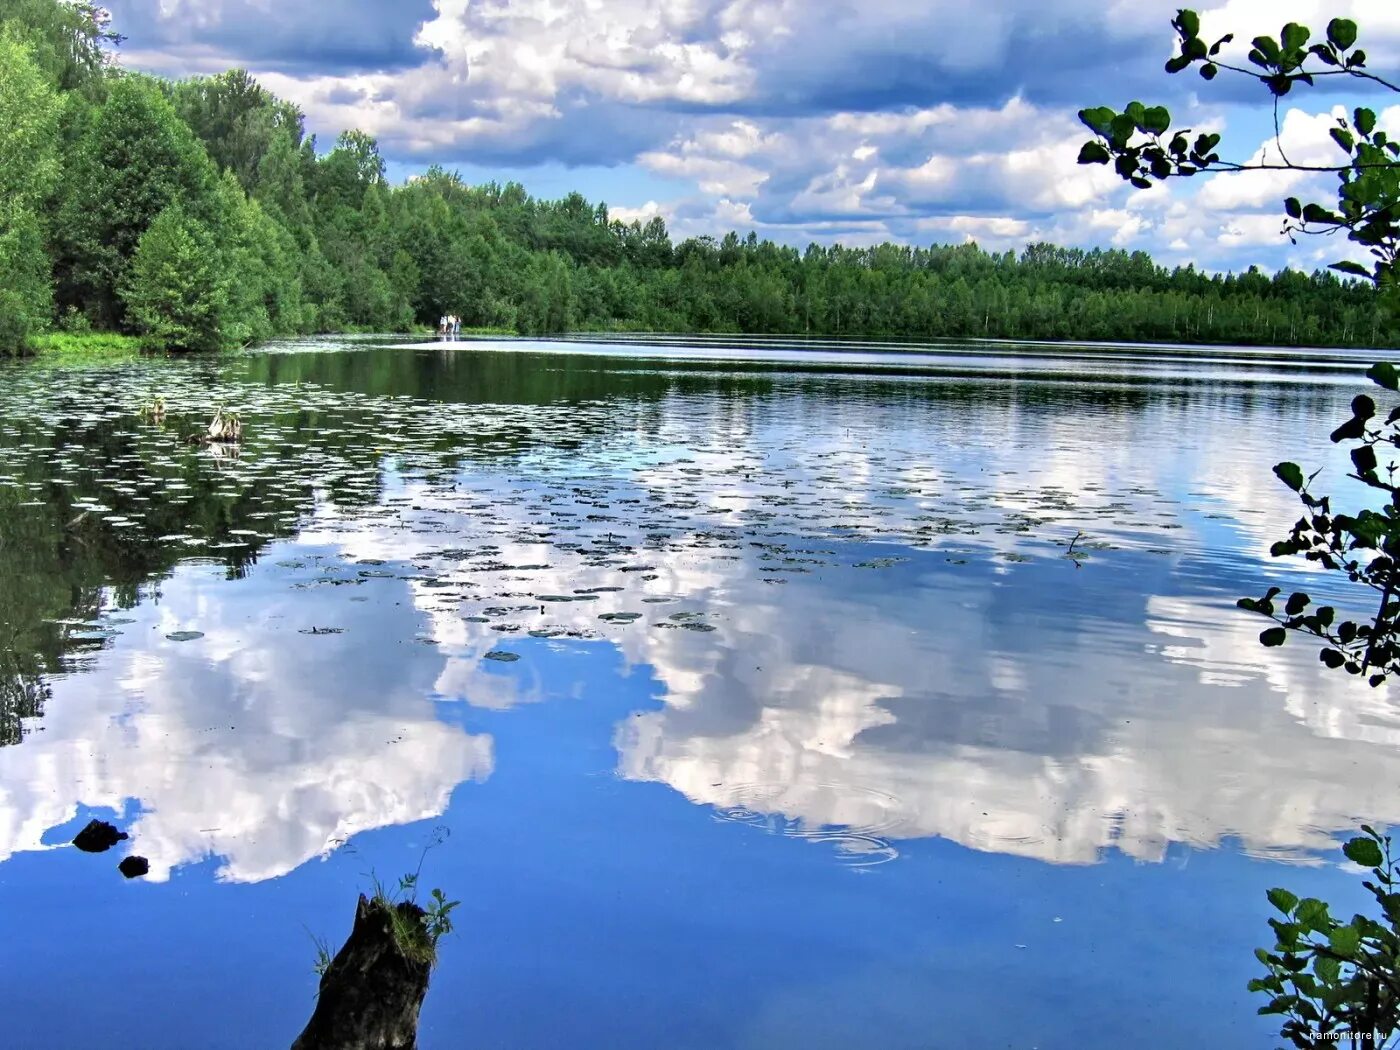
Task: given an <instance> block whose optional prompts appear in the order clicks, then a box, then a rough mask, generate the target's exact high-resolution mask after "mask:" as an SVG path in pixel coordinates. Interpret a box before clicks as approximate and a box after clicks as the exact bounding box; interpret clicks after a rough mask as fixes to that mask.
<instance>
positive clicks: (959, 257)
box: [0, 0, 1400, 353]
mask: <svg viewBox="0 0 1400 1050" xmlns="http://www.w3.org/2000/svg"><path fill="white" fill-rule="evenodd" d="M119 40H120V38H119V37H117V36H116V34H115V33H113V32H112V30H111V28H110V25H109V20H108V16H107V14H106V12H104V11H103V10H102V9H101V8H98V7H96V6H94V5H91V4H88V3H69V2H64V0H0V352H12V353H13V352H23V351H24V350H25V349H26V347H27V346H29V344H30V342H31V340H32V338H33V337H34V336H35V335H36V334H38V333H41V332H44V331H46V330H50V329H55V328H56V329H58V330H64V331H86V330H90V329H92V330H103V331H118V332H127V333H133V334H137V335H140V336H141V337H142V339H143V340H144V341H145V342H146V343H147V344H148V345H150V346H152V347H157V348H166V349H181V350H204V349H217V348H222V347H228V346H236V345H241V344H245V343H250V342H255V341H259V340H263V339H267V338H271V337H274V336H280V335H296V334H306V333H317V332H345V331H383V332H388V331H404V330H408V329H411V328H413V327H415V326H421V325H433V324H435V323H436V321H437V319H438V318H439V317H440V316H442V315H443V314H449V313H450V314H456V315H458V316H460V317H461V318H462V319H463V323H464V324H465V325H467V326H470V327H482V328H494V329H503V330H508V331H515V332H519V333H521V334H544V333H553V332H565V331H570V330H618V331H694V332H740V333H797V334H802V333H805V334H811V335H820V336H879V337H901V338H931V337H932V338H936V337H991V338H1009V339H1067V338H1072V339H1086V340H1122V341H1183V342H1220V343H1247V344H1250V343H1252V344H1261V343H1262V344H1282V345H1341V346H1394V345H1400V321H1397V319H1396V318H1395V317H1394V316H1393V315H1390V314H1387V313H1385V312H1384V311H1382V310H1380V309H1378V306H1377V297H1376V294H1375V291H1374V289H1373V288H1372V287H1370V286H1369V285H1368V284H1366V283H1364V282H1359V281H1352V280H1346V279H1342V278H1339V277H1338V276H1337V275H1335V274H1333V273H1331V272H1329V271H1326V270H1320V271H1318V272H1315V273H1313V274H1310V275H1309V274H1303V273H1300V272H1297V271H1292V270H1284V271H1281V272H1279V273H1277V274H1275V275H1273V276H1267V275H1265V274H1263V273H1261V272H1258V271H1257V270H1253V269H1251V270H1250V271H1249V272H1246V273H1242V274H1230V275H1221V274H1210V273H1205V272H1202V271H1199V270H1196V269H1195V268H1193V267H1189V266H1188V267H1178V268H1175V269H1168V268H1166V267H1163V266H1160V265H1158V264H1156V263H1154V262H1153V260H1152V259H1151V258H1150V257H1149V256H1148V255H1147V254H1145V253H1143V252H1131V253H1130V252H1126V251H1121V250H1098V249H1095V250H1092V251H1086V250H1082V249H1078V248H1061V247H1056V246H1053V245H1049V244H1033V245H1031V246H1029V247H1027V248H1026V249H1025V250H1024V251H1022V252H1020V253H1013V252H1000V253H999V252H988V251H985V250H983V249H981V248H979V247H978V246H977V245H975V244H962V245H956V246H932V247H927V248H924V247H908V246H903V245H897V244H881V245H878V246H876V247H871V248H847V247H841V246H835V247H824V246H821V245H816V244H813V245H811V246H810V247H808V248H807V249H806V250H805V251H799V250H798V249H796V248H793V247H790V246H786V245H781V244H776V243H774V242H772V241H768V240H760V239H759V238H758V237H757V236H756V235H754V234H752V233H751V234H749V235H748V236H747V237H744V238H741V237H740V236H738V235H737V234H735V233H732V232H731V233H729V234H727V235H726V236H724V237H723V238H722V239H716V238H712V237H696V238H690V239H687V240H684V241H681V242H680V243H675V242H673V240H672V238H671V236H670V234H669V233H668V231H667V228H666V224H665V222H664V221H663V220H662V219H660V218H653V219H652V220H651V221H649V222H647V223H644V224H643V223H640V222H630V223H624V222H619V221H617V220H615V219H612V218H611V217H610V216H609V213H608V210H607V208H606V207H605V206H604V205H601V204H598V205H595V204H592V203H590V202H589V201H587V200H585V199H584V198H583V197H582V196H580V195H579V194H576V193H574V194H570V195H568V196H567V197H565V198H563V199H562V200H555V201H549V200H540V199H536V198H533V197H531V196H530V195H529V194H527V193H526V192H525V190H524V188H523V187H521V186H520V185H519V184H517V183H508V184H505V185H500V184H496V183H491V184H487V185H484V186H470V185H467V184H466V183H465V182H463V180H462V179H461V178H460V177H459V176H458V175H457V174H455V173H452V172H449V171H446V170H444V169H442V168H440V167H434V168H431V169H429V170H428V171H427V172H426V173H425V174H424V175H422V176H420V177H417V178H414V179H411V180H409V181H408V182H407V183H406V184H404V185H402V186H391V185H390V184H389V183H388V181H387V180H386V178H385V165H384V161H383V158H382V157H381V155H380V152H379V148H378V145H377V144H376V142H375V140H374V139H373V138H372V137H370V136H368V135H366V134H364V133H362V132H359V131H353V130H352V131H347V132H345V133H344V134H342V135H340V136H339V138H338V139H337V141H336V143H335V145H334V147H333V148H331V149H329V150H322V149H320V148H318V143H317V141H316V139H315V137H314V136H312V135H308V134H307V132H306V127H305V119H304V116H303V114H302V113H301V112H300V110H299V109H298V108H297V107H296V106H294V105H292V104H291V103H289V102H287V101H284V100H282V99H279V98H277V97H275V96H274V95H272V94H271V93H270V92H268V91H267V90H265V89H264V88H262V87H261V86H260V85H259V84H258V83H257V82H256V81H255V80H254V79H253V78H252V77H250V76H249V75H248V73H247V72H245V71H243V70H232V71H229V72H226V73H223V74H220V75H218V76H212V77H195V78H191V79H186V80H179V81H172V80H166V79H161V78H157V77H152V76H148V75H145V74H141V73H136V72H131V71H126V70H122V69H121V68H119V67H118V66H117V65H116V64H115V62H114V61H113V57H112V56H113V53H114V52H113V48H114V47H115V45H116V44H117V43H118V42H119Z"/></svg>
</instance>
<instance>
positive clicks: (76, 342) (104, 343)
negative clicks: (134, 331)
mask: <svg viewBox="0 0 1400 1050" xmlns="http://www.w3.org/2000/svg"><path fill="white" fill-rule="evenodd" d="M33 342H34V356H35V357H36V358H38V359H39V360H41V361H53V362H57V363H63V364H70V363H71V364H82V363H84V362H89V361H92V362H103V363H105V362H110V361H130V360H134V359H136V358H138V357H140V356H141V341H140V340H139V339H137V338H136V337H135V336H130V335H118V334H117V333H115V332H53V333H51V334H49V335H41V336H36V337H35V338H34V341H33Z"/></svg>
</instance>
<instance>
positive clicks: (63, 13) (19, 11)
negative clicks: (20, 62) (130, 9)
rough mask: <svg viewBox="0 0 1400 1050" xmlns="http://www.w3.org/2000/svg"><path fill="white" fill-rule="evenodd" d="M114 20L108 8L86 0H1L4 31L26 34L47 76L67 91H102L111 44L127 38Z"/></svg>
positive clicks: (27, 41)
mask: <svg viewBox="0 0 1400 1050" xmlns="http://www.w3.org/2000/svg"><path fill="white" fill-rule="evenodd" d="M111 21H112V16H111V14H110V13H109V12H108V11H107V10H106V9H105V8H102V7H98V6H97V5H96V4H92V3H88V2H86V0H70V2H68V3H55V2H54V0H0V30H10V31H11V32H13V33H15V34H16V35H18V36H20V37H22V38H23V39H24V40H25V42H26V43H28V44H29V45H30V46H31V48H32V49H33V54H34V57H35V61H36V62H37V63H38V65H39V68H40V69H42V70H43V72H44V75H45V77H46V78H47V79H48V81H49V82H50V83H51V84H52V85H53V86H54V87H56V88H58V89H60V90H62V91H80V92H83V93H85V94H87V95H90V96H98V95H100V93H101V91H102V89H103V85H104V81H105V78H106V76H107V74H108V72H109V70H110V68H111V63H112V48H113V47H114V46H116V45H117V44H120V43H121V40H122V38H121V36H120V35H118V34H117V33H114V32H112V29H111ZM0 68H3V63H0Z"/></svg>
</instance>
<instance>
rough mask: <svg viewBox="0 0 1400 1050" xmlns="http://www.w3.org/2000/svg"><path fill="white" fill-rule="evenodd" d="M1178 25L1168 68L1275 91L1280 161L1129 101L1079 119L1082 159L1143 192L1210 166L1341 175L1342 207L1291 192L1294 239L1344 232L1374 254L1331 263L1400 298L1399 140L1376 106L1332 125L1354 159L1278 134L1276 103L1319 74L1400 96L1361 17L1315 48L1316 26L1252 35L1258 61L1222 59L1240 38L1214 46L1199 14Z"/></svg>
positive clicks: (1330, 32)
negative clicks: (1246, 156) (1084, 132)
mask: <svg viewBox="0 0 1400 1050" xmlns="http://www.w3.org/2000/svg"><path fill="white" fill-rule="evenodd" d="M1172 27H1173V28H1174V29H1175V30H1176V34H1177V40H1178V44H1179V51H1178V53H1177V54H1176V55H1175V56H1174V57H1173V58H1171V59H1170V60H1169V61H1168V62H1167V67H1166V68H1167V72H1168V73H1180V72H1182V71H1183V70H1185V69H1188V68H1191V67H1197V68H1198V69H1199V71H1200V74H1201V76H1202V77H1203V78H1204V79H1206V80H1214V79H1215V77H1216V76H1217V75H1218V74H1219V73H1220V72H1221V71H1222V70H1223V71H1226V72H1229V73H1233V74H1235V75H1237V76H1243V77H1246V78H1250V79H1253V80H1256V81H1258V82H1259V83H1261V84H1262V85H1264V87H1265V88H1267V89H1268V91H1269V93H1270V95H1271V96H1272V98H1273V101H1274V127H1275V135H1274V142H1275V146H1276V148H1277V150H1278V154H1279V158H1280V160H1279V161H1278V162H1273V161H1269V160H1267V159H1266V160H1261V161H1258V162H1250V163H1240V162H1236V161H1228V160H1222V159H1221V156H1220V154H1219V153H1218V152H1216V147H1217V146H1219V144H1220V136H1219V135H1216V134H1204V133H1203V134H1199V135H1196V137H1195V139H1194V140H1193V139H1192V138H1191V136H1192V134H1193V132H1192V130H1191V129H1189V128H1185V129H1178V130H1173V129H1172V126H1171V113H1170V112H1169V111H1168V110H1167V109H1166V107H1164V106H1144V105H1143V104H1142V103H1141V102H1130V103H1129V104H1128V105H1127V106H1126V107H1125V108H1124V109H1123V111H1122V112H1121V113H1120V112H1117V111H1116V110H1113V109H1111V108H1109V107H1107V106H1098V107H1094V108H1092V109H1084V110H1081V111H1080V113H1079V117H1080V119H1081V120H1082V121H1083V122H1084V124H1085V125H1087V126H1088V127H1089V129H1090V130H1091V131H1093V132H1094V134H1095V136H1096V138H1095V139H1094V140H1092V141H1090V142H1086V143H1085V144H1084V146H1083V148H1082V150H1081V152H1080V154H1079V161H1080V163H1081V164H1108V163H1110V162H1111V163H1112V164H1113V166H1114V170H1115V171H1117V173H1118V174H1119V175H1120V176H1121V177H1122V178H1124V179H1126V180H1127V181H1128V182H1130V183H1132V184H1133V185H1134V186H1136V187H1138V188H1140V189H1147V188H1148V187H1150V186H1151V185H1152V183H1153V182H1154V181H1162V180H1165V179H1170V178H1176V177H1190V176H1192V175H1196V174H1199V173H1200V172H1202V171H1259V170H1269V169H1274V170H1280V169H1281V170H1287V171H1304V172H1330V173H1333V174H1335V175H1336V176H1337V180H1338V187H1337V201H1336V205H1335V207H1328V206H1326V205H1322V204H1316V203H1308V204H1304V203H1302V202H1300V201H1299V200H1298V199H1297V198H1295V197H1290V198H1288V199H1287V200H1286V201H1285V202H1284V210H1285V213H1286V215H1287V221H1286V223H1285V225H1284V230H1285V232H1287V233H1288V234H1289V235H1290V237H1291V236H1293V235H1294V234H1298V233H1303V234H1333V233H1338V232H1344V233H1345V234H1346V236H1347V238H1348V239H1349V240H1351V241H1353V242H1354V243H1356V244H1358V245H1360V246H1361V247H1363V248H1364V249H1365V250H1366V253H1367V254H1368V255H1369V256H1370V258H1371V262H1370V264H1369V265H1362V264H1361V263H1358V262H1355V261H1344V262H1339V263H1335V264H1333V268H1334V269H1337V270H1340V271H1342V272H1343V273H1348V274H1352V275H1355V276H1359V277H1364V278H1367V279H1368V280H1372V281H1374V282H1376V283H1377V284H1378V285H1380V286H1382V287H1383V288H1386V289H1390V290H1392V291H1393V292H1394V293H1395V294H1397V295H1400V289H1396V287H1395V286H1396V284H1397V280H1400V142H1394V141H1392V140H1391V139H1390V137H1389V136H1388V135H1387V134H1386V133H1385V132H1384V131H1381V130H1379V128H1378V126H1377V124H1378V122H1377V117H1376V112H1375V110H1374V109H1371V108H1369V107H1367V106H1358V107H1356V108H1355V109H1353V110H1352V113H1351V119H1350V120H1348V119H1346V118H1344V117H1343V118H1339V119H1338V121H1337V127H1335V128H1333V129H1332V131H1331V135H1332V139H1333V141H1334V142H1335V143H1336V145H1337V147H1338V149H1339V150H1341V152H1342V153H1343V154H1344V155H1345V158H1346V159H1345V161H1343V162H1341V163H1338V164H1335V165H1330V166H1315V165H1305V164H1296V163H1294V162H1292V161H1291V160H1289V159H1288V155H1287V153H1286V152H1285V150H1284V148H1283V144H1282V142H1281V140H1280V139H1281V136H1280V135H1279V133H1278V126H1279V125H1278V100H1279V99H1280V98H1283V97H1284V96H1286V95H1288V94H1289V93H1290V92H1291V91H1292V90H1293V89H1294V88H1297V87H1301V86H1306V87H1313V86H1314V85H1315V84H1316V83H1317V81H1318V80H1330V79H1337V78H1340V79H1342V80H1346V81H1351V82H1352V83H1353V84H1354V85H1355V86H1357V87H1358V88H1359V89H1361V90H1364V91H1367V92H1370V93H1376V92H1382V93H1385V92H1389V93H1396V94H1400V85H1397V84H1395V83H1392V82H1391V81H1389V80H1387V79H1385V78H1384V77H1381V76H1377V75H1376V74H1374V73H1372V72H1371V71H1370V70H1369V69H1368V68H1367V56H1366V52H1365V51H1364V50H1362V49H1361V48H1360V47H1358V46H1357V39H1358V36H1359V30H1358V29H1357V26H1356V23H1355V22H1353V21H1351V20H1350V19H1346V18H1334V19H1332V20H1331V21H1330V22H1329V23H1328V24H1327V31H1326V34H1325V36H1323V37H1317V38H1316V39H1317V42H1316V43H1311V44H1310V43H1309V41H1312V40H1314V39H1315V37H1316V35H1315V34H1314V32H1313V31H1312V29H1310V28H1309V27H1307V26H1305V25H1300V24H1299V23H1297V22H1289V23H1288V24H1287V25H1285V26H1284V27H1283V28H1282V29H1281V30H1280V31H1279V35H1278V36H1277V37H1273V36H1268V35H1263V36H1257V37H1255V38H1254V40H1253V41H1252V43H1251V47H1250V50H1249V54H1248V61H1249V63H1250V66H1239V65H1236V64H1233V63H1231V62H1228V61H1226V60H1225V59H1224V58H1222V57H1221V55H1222V52H1223V50H1224V49H1225V47H1226V45H1228V44H1230V43H1231V41H1232V40H1233V39H1234V36H1233V34H1226V35H1225V36H1223V37H1221V38H1220V39H1218V40H1216V41H1214V42H1213V43H1211V44H1209V45H1207V44H1206V42H1205V41H1204V40H1203V39H1201V36H1200V31H1201V22H1200V17H1199V16H1198V15H1197V14H1196V12H1195V11H1191V10H1181V11H1178V12H1177V15H1176V18H1175V19H1174V20H1173V21H1172ZM1251 67H1252V68H1251Z"/></svg>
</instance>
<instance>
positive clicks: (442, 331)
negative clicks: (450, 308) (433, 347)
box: [438, 314, 447, 340]
mask: <svg viewBox="0 0 1400 1050" xmlns="http://www.w3.org/2000/svg"><path fill="white" fill-rule="evenodd" d="M438 338H439V339H443V340H446V339H447V315H446V314H443V315H442V316H441V317H439V318H438Z"/></svg>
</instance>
